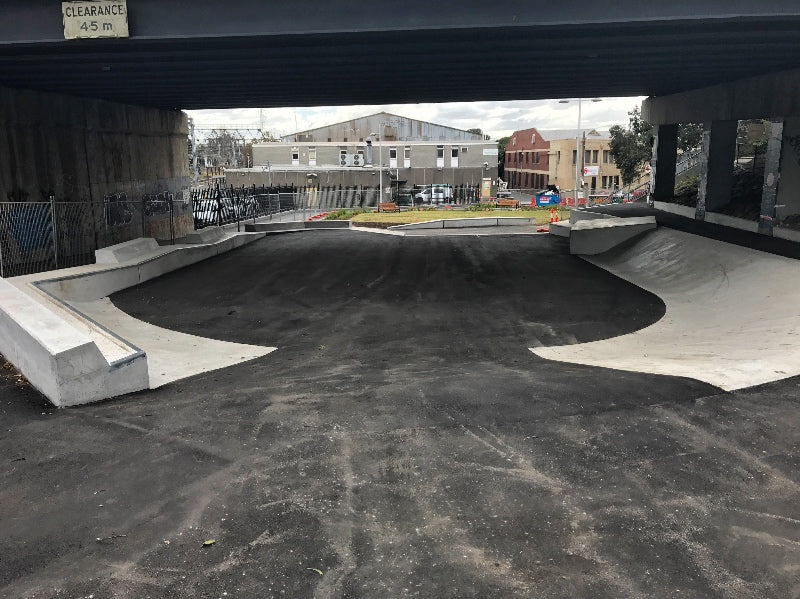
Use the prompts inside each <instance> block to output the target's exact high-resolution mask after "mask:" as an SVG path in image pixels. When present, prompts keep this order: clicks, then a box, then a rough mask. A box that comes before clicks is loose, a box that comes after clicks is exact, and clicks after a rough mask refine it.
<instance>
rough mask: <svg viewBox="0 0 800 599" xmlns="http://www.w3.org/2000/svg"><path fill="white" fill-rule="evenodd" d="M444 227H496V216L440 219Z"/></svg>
mask: <svg viewBox="0 0 800 599" xmlns="http://www.w3.org/2000/svg"><path fill="white" fill-rule="evenodd" d="M442 222H443V223H444V224H443V228H445V229H471V228H473V227H496V226H497V218H449V219H444V220H443V221H442Z"/></svg>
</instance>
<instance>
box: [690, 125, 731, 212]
mask: <svg viewBox="0 0 800 599" xmlns="http://www.w3.org/2000/svg"><path fill="white" fill-rule="evenodd" d="M737 125H738V121H713V122H711V123H706V124H705V127H704V131H703V148H702V152H701V154H700V185H699V186H698V188H697V211H696V212H695V218H697V219H698V220H703V219H705V217H706V212H716V211H717V210H719V209H720V208H722V207H723V206H725V205H726V204H728V203H729V202H730V201H731V184H732V182H733V162H734V160H736V132H737Z"/></svg>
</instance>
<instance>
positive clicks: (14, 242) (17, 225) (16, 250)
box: [0, 192, 192, 277]
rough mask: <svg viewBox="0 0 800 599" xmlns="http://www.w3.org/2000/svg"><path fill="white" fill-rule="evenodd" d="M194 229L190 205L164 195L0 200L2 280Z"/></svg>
mask: <svg viewBox="0 0 800 599" xmlns="http://www.w3.org/2000/svg"><path fill="white" fill-rule="evenodd" d="M191 228H192V212H191V204H190V202H189V201H188V200H187V201H184V200H180V199H178V200H176V199H175V197H174V195H173V194H171V193H168V192H163V193H157V194H146V195H144V196H142V197H140V198H137V199H135V200H130V199H128V197H127V195H126V194H125V193H120V194H112V195H109V196H106V197H105V198H104V199H103V201H102V202H70V201H60V200H56V199H55V198H51V199H50V201H47V202H0V276H1V277H14V276H19V275H25V274H31V273H35V272H42V271H45V270H53V269H57V268H68V267H72V266H82V265H84V264H92V263H94V261H95V258H94V251H95V250H96V249H98V248H103V247H108V246H110V245H114V244H116V243H121V242H124V241H129V240H131V239H135V238H137V237H154V238H156V239H159V240H164V241H170V242H174V240H175V235H176V231H178V232H180V233H181V234H183V232H185V231H187V230H191Z"/></svg>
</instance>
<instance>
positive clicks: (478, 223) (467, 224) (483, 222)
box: [388, 216, 536, 231]
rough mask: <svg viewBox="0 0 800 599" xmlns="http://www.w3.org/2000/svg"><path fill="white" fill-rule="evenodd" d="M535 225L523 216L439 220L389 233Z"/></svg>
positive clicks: (395, 228) (403, 227)
mask: <svg viewBox="0 0 800 599" xmlns="http://www.w3.org/2000/svg"><path fill="white" fill-rule="evenodd" d="M535 223H536V219H533V218H525V217H523V216H500V217H483V218H441V219H437V220H428V221H425V222H422V223H408V224H406V225H394V226H391V227H389V228H388V229H389V230H390V231H408V230H412V229H469V228H472V227H524V226H529V225H532V224H535Z"/></svg>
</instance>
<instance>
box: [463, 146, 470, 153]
mask: <svg viewBox="0 0 800 599" xmlns="http://www.w3.org/2000/svg"><path fill="white" fill-rule="evenodd" d="M468 149H469V147H468V146H461V153H462V154H466V153H467V150H468Z"/></svg>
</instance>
